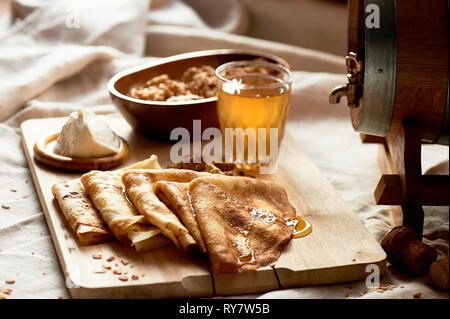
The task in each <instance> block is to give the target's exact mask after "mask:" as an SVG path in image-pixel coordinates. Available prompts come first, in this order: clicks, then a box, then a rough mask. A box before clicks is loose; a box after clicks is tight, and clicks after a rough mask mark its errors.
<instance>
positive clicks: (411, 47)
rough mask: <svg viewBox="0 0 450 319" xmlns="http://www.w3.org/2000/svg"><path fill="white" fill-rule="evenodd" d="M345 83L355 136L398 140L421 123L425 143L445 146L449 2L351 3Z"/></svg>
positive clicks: (340, 91) (333, 98)
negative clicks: (405, 126)
mask: <svg viewBox="0 0 450 319" xmlns="http://www.w3.org/2000/svg"><path fill="white" fill-rule="evenodd" d="M348 9H349V10H348V13H349V16H348V51H349V54H348V56H347V58H346V59H347V67H348V74H347V77H348V79H349V83H348V84H347V85H345V86H341V87H338V88H336V89H335V90H333V92H332V94H331V95H330V102H331V103H337V102H339V98H340V97H341V96H344V95H346V96H347V100H348V105H349V106H350V107H351V108H350V116H351V119H352V124H353V127H354V129H355V130H356V131H358V132H361V133H367V134H371V135H377V136H386V135H387V134H388V133H390V134H398V132H399V130H400V126H401V125H400V123H401V121H402V120H404V119H408V118H412V119H415V120H417V121H418V122H419V123H420V134H421V137H422V141H423V142H431V143H440V144H445V145H448V118H449V111H448V108H449V1H448V0H349V7H348Z"/></svg>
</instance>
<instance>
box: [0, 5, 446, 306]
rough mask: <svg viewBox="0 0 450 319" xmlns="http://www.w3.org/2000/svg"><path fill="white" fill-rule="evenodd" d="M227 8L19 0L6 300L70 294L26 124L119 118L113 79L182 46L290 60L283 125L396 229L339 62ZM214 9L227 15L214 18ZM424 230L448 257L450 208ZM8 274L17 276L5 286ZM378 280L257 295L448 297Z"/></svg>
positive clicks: (336, 180)
mask: <svg viewBox="0 0 450 319" xmlns="http://www.w3.org/2000/svg"><path fill="white" fill-rule="evenodd" d="M267 1H268V0H267ZM224 2H225V1H224ZM226 3H227V6H225V5H224V6H223V7H220V8H221V9H220V10H216V11H214V12H213V13H211V15H208V13H207V12H208V11H207V9H208V8H210V7H211V1H206V0H205V1H185V2H181V1H169V0H159V1H156V0H154V1H153V2H152V8H153V10H154V11H148V8H149V7H150V3H149V2H148V1H142V0H131V1H106V0H101V1H88V0H82V1H76V2H75V1H50V0H47V1H42V2H38V1H32V0H27V1H25V0H17V1H14V2H13V8H14V11H13V12H14V13H15V15H14V16H13V18H14V17H19V18H22V19H23V20H20V19H19V21H16V22H15V24H14V25H12V26H10V27H9V28H8V30H1V31H0V34H1V36H0V37H1V38H0V145H1V146H2V152H1V153H0V176H1V180H0V181H1V182H0V204H8V205H9V206H10V208H9V209H4V208H0V249H1V251H0V291H1V289H3V288H11V289H13V292H12V294H11V295H10V296H8V297H9V298H56V297H58V296H61V297H64V298H67V297H69V295H68V293H67V290H66V288H65V287H66V286H65V281H64V274H62V272H61V270H60V267H59V263H58V260H57V257H56V254H55V251H54V248H53V243H52V240H51V238H50V235H49V232H48V229H47V226H46V223H45V219H44V217H43V214H42V209H41V207H40V204H39V201H38V198H37V195H36V192H35V189H34V186H33V183H32V180H31V177H30V173H29V170H28V166H27V162H26V159H25V156H24V153H23V150H22V147H21V142H20V130H19V128H18V127H19V125H20V123H21V122H22V121H24V120H26V119H29V118H39V117H53V116H63V115H68V114H69V113H70V112H72V111H74V110H76V109H78V108H79V107H80V106H85V107H90V108H92V109H93V110H94V111H96V112H97V113H101V114H108V113H113V114H111V115H109V116H118V115H117V113H116V110H115V108H114V107H113V106H112V105H111V102H110V98H109V96H108V92H107V90H106V83H107V81H108V80H109V78H110V77H111V76H112V75H113V74H115V73H116V72H118V71H120V70H123V69H125V68H127V67H130V66H134V65H138V64H140V63H143V62H147V61H149V60H151V59H154V58H155V57H159V56H168V55H171V54H175V53H180V52H186V51H194V50H202V49H212V48H243V49H258V50H262V51H264V52H270V53H273V54H277V55H279V56H282V57H284V58H285V59H287V60H288V61H289V62H290V63H291V65H292V66H293V68H294V69H295V72H294V81H293V87H292V96H291V104H290V113H289V117H288V124H287V127H288V130H289V131H290V132H291V134H292V135H293V136H294V138H295V140H296V142H297V143H298V145H299V146H300V147H301V148H302V149H303V150H304V151H305V152H306V153H307V155H308V156H309V157H310V158H311V159H312V160H313V161H314V162H315V163H316V164H317V165H318V167H319V168H320V169H321V171H322V172H323V174H324V175H325V176H326V177H327V178H328V180H329V181H330V182H331V184H332V185H333V186H334V187H335V188H336V190H337V192H338V193H339V194H340V195H341V196H342V197H343V199H344V200H345V201H346V202H347V204H348V205H349V206H350V207H351V208H352V209H353V210H354V211H355V213H356V214H357V215H358V216H359V218H360V219H361V221H362V222H363V223H364V225H365V226H366V227H367V229H368V230H369V232H370V233H371V234H372V235H373V236H374V237H375V238H376V239H378V240H379V239H381V237H382V236H383V234H384V233H385V232H386V231H387V230H388V229H390V228H391V227H392V218H391V213H390V211H389V209H388V208H387V207H383V206H376V205H375V203H374V199H373V195H372V194H373V190H374V188H375V186H376V184H377V182H378V179H379V176H380V173H379V171H378V166H377V162H376V158H377V146H376V145H364V144H361V142H360V139H359V136H358V134H357V133H355V132H354V131H353V129H352V127H351V124H350V119H349V116H348V110H347V107H346V106H345V101H343V103H341V104H340V105H329V104H328V94H329V92H330V90H331V89H332V88H333V87H334V86H336V85H339V84H342V83H344V82H345V76H344V74H345V67H344V62H343V57H338V56H333V55H330V54H327V53H323V52H319V51H313V50H309V49H305V48H299V47H294V46H290V45H285V44H280V43H276V42H270V41H264V40H257V39H254V38H250V37H245V36H241V35H237V34H239V33H245V25H246V23H247V22H245V21H241V20H244V19H246V18H245V17H246V16H247V15H246V13H245V7H244V6H241V5H240V3H239V2H238V1H226ZM75 4H76V7H74V5H75ZM158 10H159V11H158ZM157 12H160V14H156V13H157ZM164 12H165V13H164ZM187 12H189V14H187ZM236 12H238V13H236ZM239 12H240V13H239ZM219 13H222V16H223V17H228V18H226V19H225V18H223V19H224V20H217V21H216V20H214V19H215V17H218V15H220V14H219ZM273 14H274V19H276V17H277V12H274V13H273ZM282 16H283V17H285V16H286V13H283V15H282ZM175 17H176V18H175ZM184 17H186V19H184ZM236 17H240V18H236ZM214 21H216V23H215V22H214ZM239 22H242V23H241V24H240V23H239ZM77 26H78V27H77ZM230 26H232V27H230ZM272 27H275V26H272ZM224 30H225V31H227V32H223V31H224ZM230 32H233V33H236V34H230ZM143 54H144V55H145V57H143V56H142V55H143ZM423 166H424V171H427V170H429V171H435V172H438V173H447V174H448V147H443V146H438V145H426V146H424V147H423ZM424 233H425V241H426V242H427V243H430V244H432V245H433V246H435V247H436V248H437V249H438V250H439V252H440V254H441V255H447V254H448V233H449V232H448V207H426V208H425V225H424ZM10 278H11V279H15V280H16V283H15V284H13V285H6V284H5V283H4V281H5V280H6V279H10ZM382 282H383V283H390V284H394V285H396V286H397V288H395V289H393V290H389V291H386V292H384V293H380V292H369V293H366V294H362V295H361V296H360V294H361V293H362V292H363V291H364V289H365V285H364V281H360V282H355V283H351V286H352V287H353V288H352V289H350V288H349V287H348V286H349V284H340V285H330V286H322V287H304V288H295V289H287V290H280V291H273V292H268V293H264V294H254V295H251V297H260V298H344V297H345V296H346V295H348V296H350V297H357V298H394V297H397V298H412V297H413V295H414V294H415V293H416V292H421V294H422V298H448V292H441V291H438V290H436V289H434V288H433V287H432V285H431V284H430V279H429V277H428V276H423V277H421V278H419V279H415V278H410V277H408V276H407V275H406V274H405V273H403V272H394V271H390V270H389V271H388V272H387V274H386V275H385V276H384V277H383V278H382ZM400 286H404V288H400ZM235 297H240V296H235ZM247 297H248V296H247Z"/></svg>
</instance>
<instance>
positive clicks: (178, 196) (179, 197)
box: [153, 181, 206, 253]
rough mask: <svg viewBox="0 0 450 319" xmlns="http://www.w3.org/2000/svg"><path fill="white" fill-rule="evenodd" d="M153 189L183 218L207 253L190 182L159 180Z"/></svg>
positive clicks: (202, 250) (201, 247)
mask: <svg viewBox="0 0 450 319" xmlns="http://www.w3.org/2000/svg"><path fill="white" fill-rule="evenodd" d="M153 189H154V190H155V194H156V196H157V197H158V198H159V199H160V200H161V201H162V202H163V203H164V204H165V205H166V206H167V207H168V208H169V209H170V210H171V211H173V212H174V213H175V214H176V215H177V216H178V217H179V218H180V219H181V221H182V222H183V224H184V226H186V228H187V229H188V230H189V233H190V234H191V235H192V237H194V239H195V241H196V242H197V244H198V246H199V248H200V250H201V252H202V253H206V246H205V243H204V241H203V238H202V235H201V233H200V229H199V228H198V224H197V220H196V219H195V214H194V210H193V209H192V206H191V202H190V201H191V200H190V197H189V183H177V182H165V181H159V182H156V183H155V184H154V186H153Z"/></svg>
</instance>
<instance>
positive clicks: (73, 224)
mask: <svg viewBox="0 0 450 319" xmlns="http://www.w3.org/2000/svg"><path fill="white" fill-rule="evenodd" d="M52 193H53V196H54V197H55V199H56V200H57V201H58V203H59V206H60V207H61V211H62V213H63V215H64V217H65V219H66V221H67V224H68V226H69V228H70V229H72V231H73V232H74V234H75V235H76V237H77V239H78V241H79V242H80V244H81V245H84V246H87V245H94V244H99V243H104V242H107V241H110V240H113V239H114V236H113V235H112V233H111V232H110V231H109V229H108V226H107V225H106V223H105V221H104V220H103V218H102V216H101V215H100V214H99V212H98V211H97V209H96V208H95V207H94V205H93V204H92V202H91V200H90V199H89V197H88V195H87V194H86V191H85V189H84V186H83V184H81V182H80V180H79V179H76V180H71V181H68V182H60V183H57V184H54V185H53V186H52Z"/></svg>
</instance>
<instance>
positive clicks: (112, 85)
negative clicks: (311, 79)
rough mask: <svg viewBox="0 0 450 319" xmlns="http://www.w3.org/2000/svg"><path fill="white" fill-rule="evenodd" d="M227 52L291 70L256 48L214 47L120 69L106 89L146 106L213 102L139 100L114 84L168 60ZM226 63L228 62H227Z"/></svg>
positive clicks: (116, 95) (279, 58) (214, 99)
mask: <svg viewBox="0 0 450 319" xmlns="http://www.w3.org/2000/svg"><path fill="white" fill-rule="evenodd" d="M227 54H248V55H254V56H259V57H262V58H268V59H271V60H274V61H277V62H278V63H280V64H282V65H283V66H284V67H286V68H287V69H289V70H292V67H291V66H290V64H289V63H288V62H287V61H286V60H284V59H283V58H281V57H278V56H276V55H274V54H270V53H265V52H262V51H258V50H244V49H216V50H202V51H192V52H186V53H181V54H176V55H172V56H169V57H165V58H159V59H156V60H155V61H150V62H148V63H144V64H141V65H138V66H134V67H131V68H128V69H125V70H123V71H120V72H119V73H117V74H115V75H114V76H113V77H112V78H111V79H110V80H109V81H108V85H107V87H108V91H109V93H110V94H111V95H113V96H115V97H117V98H119V99H121V100H126V101H128V102H133V103H138V104H141V105H148V106H161V107H163V106H185V105H195V104H202V103H209V102H214V101H216V100H217V97H216V96H214V97H209V98H204V99H198V100H191V101H179V102H167V101H152V100H141V99H136V98H133V97H131V96H128V95H125V94H122V93H120V92H119V91H118V90H117V89H116V88H115V84H116V82H117V81H119V80H120V79H121V78H123V77H125V76H127V75H130V74H132V73H135V72H139V71H142V70H145V69H148V68H151V67H154V66H157V65H161V64H166V63H170V62H174V61H177V60H182V59H189V58H197V57H203V56H209V55H227ZM227 63H228V62H227Z"/></svg>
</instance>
